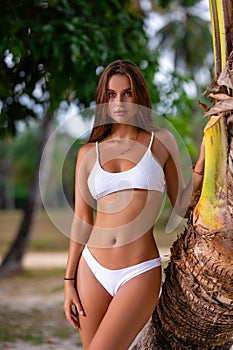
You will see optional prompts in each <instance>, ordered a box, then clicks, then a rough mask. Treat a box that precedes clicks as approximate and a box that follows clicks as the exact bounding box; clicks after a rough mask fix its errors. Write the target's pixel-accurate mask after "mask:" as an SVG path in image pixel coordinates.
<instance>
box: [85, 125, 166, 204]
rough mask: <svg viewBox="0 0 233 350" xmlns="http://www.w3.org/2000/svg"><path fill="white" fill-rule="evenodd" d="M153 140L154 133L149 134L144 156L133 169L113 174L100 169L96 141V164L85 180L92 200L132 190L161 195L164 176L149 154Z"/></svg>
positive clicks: (163, 186) (157, 163) (156, 162)
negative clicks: (147, 191) (142, 190)
mask: <svg viewBox="0 0 233 350" xmlns="http://www.w3.org/2000/svg"><path fill="white" fill-rule="evenodd" d="M153 139H154V132H152V134H151V140H150V144H149V146H148V148H147V150H146V152H145V154H144V155H143V157H142V158H141V159H140V161H139V162H138V163H137V164H136V165H135V166H134V167H133V168H131V169H129V170H126V171H121V172H114V173H111V172H109V171H106V170H104V169H103V168H102V167H101V164H100V156H99V146H98V141H97V142H96V162H95V164H94V166H93V168H92V170H91V172H90V174H89V177H88V180H87V183H88V187H89V190H90V193H91V194H92V196H93V198H94V199H96V200H97V199H100V198H102V197H104V196H106V195H108V194H110V193H113V192H117V191H122V190H128V189H132V188H135V189H144V190H155V191H159V192H162V193H163V192H164V188H165V176H164V172H163V168H162V167H161V165H160V164H159V162H158V161H157V160H156V159H155V158H154V156H153V153H152V152H151V145H152V143H153Z"/></svg>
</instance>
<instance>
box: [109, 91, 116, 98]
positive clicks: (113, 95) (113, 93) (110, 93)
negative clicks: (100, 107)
mask: <svg viewBox="0 0 233 350" xmlns="http://www.w3.org/2000/svg"><path fill="white" fill-rule="evenodd" d="M108 97H109V98H114V97H116V93H115V92H114V91H108Z"/></svg>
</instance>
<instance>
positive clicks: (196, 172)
mask: <svg viewBox="0 0 233 350" xmlns="http://www.w3.org/2000/svg"><path fill="white" fill-rule="evenodd" d="M195 166H196V164H193V166H192V168H193V172H194V173H195V174H198V175H202V176H203V175H204V171H197V170H195Z"/></svg>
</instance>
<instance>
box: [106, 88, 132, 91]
mask: <svg viewBox="0 0 233 350" xmlns="http://www.w3.org/2000/svg"><path fill="white" fill-rule="evenodd" d="M107 91H108V92H115V90H113V89H107ZM126 91H132V88H131V87H129V88H127V89H125V90H122V92H126Z"/></svg>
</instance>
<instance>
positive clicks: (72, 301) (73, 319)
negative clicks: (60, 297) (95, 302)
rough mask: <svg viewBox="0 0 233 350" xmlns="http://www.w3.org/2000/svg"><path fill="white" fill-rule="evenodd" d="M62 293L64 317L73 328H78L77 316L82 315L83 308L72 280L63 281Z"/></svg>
mask: <svg viewBox="0 0 233 350" xmlns="http://www.w3.org/2000/svg"><path fill="white" fill-rule="evenodd" d="M64 294H65V295H64V311H65V315H66V319H67V321H68V322H69V323H70V324H71V325H72V326H73V327H74V328H76V329H79V328H80V322H79V316H84V310H83V307H82V305H81V303H80V300H79V297H78V293H77V291H76V289H75V287H74V284H73V281H65V287H64Z"/></svg>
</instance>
